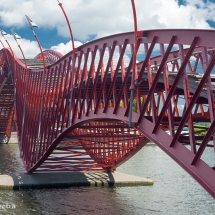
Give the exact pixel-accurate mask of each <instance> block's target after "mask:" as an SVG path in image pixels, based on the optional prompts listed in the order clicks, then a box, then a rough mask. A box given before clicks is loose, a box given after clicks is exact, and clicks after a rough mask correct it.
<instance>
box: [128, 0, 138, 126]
mask: <svg viewBox="0 0 215 215" xmlns="http://www.w3.org/2000/svg"><path fill="white" fill-rule="evenodd" d="M131 4H132V10H133V18H134V49H133V72H132V76H131V86H130V90H131V94H130V111H129V127H133V125H134V124H133V123H132V104H133V100H134V93H135V88H136V87H135V73H136V70H137V67H136V58H137V32H138V31H137V14H136V7H135V2H134V0H131Z"/></svg>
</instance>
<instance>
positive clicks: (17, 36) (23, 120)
mask: <svg viewBox="0 0 215 215" xmlns="http://www.w3.org/2000/svg"><path fill="white" fill-rule="evenodd" d="M11 32H12V34H13V38H14V40H15V41H16V43H17V45H18V47H19V49H20V51H21V53H22V56H23V59H24V62H25V69H26V71H25V92H24V104H23V114H22V129H21V137H20V157H22V141H23V132H24V123H25V110H26V96H27V88H28V80H29V78H28V65H27V62H26V58H25V55H24V52H23V51H22V48H21V46H20V44H19V43H18V41H17V40H19V39H21V37H20V36H19V35H18V34H16V33H15V32H14V31H13V30H12V29H11ZM26 77H27V81H26Z"/></svg>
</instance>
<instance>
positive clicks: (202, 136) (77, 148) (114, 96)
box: [0, 29, 215, 197]
mask: <svg viewBox="0 0 215 215" xmlns="http://www.w3.org/2000/svg"><path fill="white" fill-rule="evenodd" d="M133 34H134V33H133V32H129V33H123V34H117V35H112V36H108V37H105V38H101V39H97V40H94V41H91V42H88V43H86V44H84V45H82V46H80V47H78V48H76V49H75V50H74V53H73V52H70V53H68V54H67V55H65V56H62V55H60V54H59V53H57V52H54V51H50V50H48V51H45V52H44V56H45V59H46V67H45V69H44V68H43V67H42V66H41V65H42V64H41V63H40V62H41V61H40V59H41V55H38V56H37V57H36V59H34V60H28V61H27V64H28V67H26V66H25V64H24V63H23V61H22V60H19V59H18V58H17V57H16V56H15V54H14V53H13V52H12V51H11V50H10V49H7V48H4V49H2V50H1V51H0V66H1V69H0V133H1V135H3V136H4V137H5V138H10V134H11V124H12V121H13V119H14V118H15V120H16V128H17V134H18V142H19V148H20V156H21V157H22V160H23V163H24V166H25V169H26V172H27V173H33V172H51V171H56V172H60V171H114V170H116V168H117V167H118V166H120V165H121V164H122V163H124V162H125V161H127V160H128V159H129V158H131V157H132V156H133V155H134V154H135V153H137V152H138V151H139V150H140V149H141V148H143V147H144V146H145V145H146V144H147V143H148V142H149V141H152V142H154V143H155V144H156V145H157V146H159V147H160V148H161V149H162V150H163V151H164V152H165V153H166V154H168V155H169V156H170V157H171V158H172V159H173V160H174V161H176V162H177V163H178V164H179V165H180V166H181V167H182V168H184V169H185V171H187V172H188V173H189V174H190V175H191V176H192V177H193V178H194V179H196V181H197V182H199V184H200V185H202V186H203V187H204V188H205V189H206V190H207V191H208V192H209V193H210V194H211V195H212V196H213V197H215V171H214V169H215V168H214V166H215V162H214V161H215V160H214V159H212V160H209V161H208V159H204V154H205V153H206V152H208V151H212V152H213V153H214V147H215V145H214V143H215V134H214V132H215V103H214V84H215V75H213V74H214V64H215V40H214V38H215V31H214V30H188V29H186V30H185V29H172V30H171V29H166V30H144V31H138V38H137V61H136V65H133V62H134V61H133V58H134V54H133V53H134V37H133ZM132 77H133V78H134V80H135V90H134V99H133V100H131V99H130V94H131V89H130V86H131V84H132V83H131V82H132ZM130 104H131V106H130ZM130 109H132V111H130ZM14 116H15V117H14ZM155 156H156V155H155ZM206 158H207V154H206ZM140 165H144V164H140ZM165 168H168V166H167V167H165Z"/></svg>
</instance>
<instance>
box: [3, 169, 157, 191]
mask: <svg viewBox="0 0 215 215" xmlns="http://www.w3.org/2000/svg"><path fill="white" fill-rule="evenodd" d="M152 184H153V180H151V179H148V178H142V177H137V176H134V175H129V174H125V173H120V172H114V173H104V172H63V173H62V172H61V173H35V174H29V175H28V174H24V173H21V174H11V175H0V189H32V188H33V189H37V188H39V189H40V188H56V187H58V188H60V187H76V186H113V185H114V186H134V185H152Z"/></svg>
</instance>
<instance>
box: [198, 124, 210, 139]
mask: <svg viewBox="0 0 215 215" xmlns="http://www.w3.org/2000/svg"><path fill="white" fill-rule="evenodd" d="M210 125H211V123H196V124H195V125H194V132H195V134H196V135H197V136H205V135H206V134H207V130H208V129H207V128H209V127H210ZM195 126H197V127H198V128H196V127H195Z"/></svg>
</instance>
